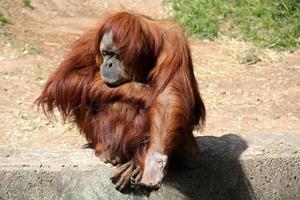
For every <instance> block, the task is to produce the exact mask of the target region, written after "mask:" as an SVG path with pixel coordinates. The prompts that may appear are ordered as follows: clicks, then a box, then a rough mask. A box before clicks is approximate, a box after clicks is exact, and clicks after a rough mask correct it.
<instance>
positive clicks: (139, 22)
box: [36, 12, 205, 167]
mask: <svg viewBox="0 0 300 200" xmlns="http://www.w3.org/2000/svg"><path fill="white" fill-rule="evenodd" d="M108 31H112V32H113V39H114V41H115V43H116V45H117V48H118V49H119V51H120V55H121V57H122V59H123V61H124V62H125V64H130V65H131V66H134V68H133V69H131V70H134V71H135V72H136V73H135V77H133V80H132V82H128V83H125V84H122V85H120V86H118V87H115V88H110V87H108V86H107V85H105V83H104V82H103V81H102V80H101V77H100V74H99V66H100V65H101V63H102V57H101V54H100V50H99V44H100V41H101V39H102V36H103V35H104V34H105V33H106V32H108ZM36 103H37V105H38V106H40V107H42V108H43V109H44V112H45V113H46V114H48V115H49V114H50V115H51V114H53V110H54V108H58V110H59V111H60V112H61V114H62V116H63V118H64V120H71V121H73V122H75V123H76V124H77V125H78V127H79V129H80V131H81V132H82V133H83V134H84V135H85V136H86V138H87V139H88V140H89V141H92V142H93V143H94V144H95V145H96V146H97V149H96V151H97V153H98V154H101V153H102V152H106V153H108V154H109V155H111V156H118V157H120V158H121V160H122V162H125V161H127V160H130V159H133V160H135V162H136V163H137V164H138V165H140V166H141V167H143V165H144V160H145V155H146V153H147V152H149V151H159V152H162V153H164V154H167V155H170V156H171V155H172V153H173V152H178V149H180V148H185V147H188V148H196V145H195V144H196V143H195V139H194V137H193V134H192V131H193V128H194V126H197V125H198V126H199V127H200V128H202V127H203V124H204V121H205V107H204V104H203V102H202V99H201V97H200V94H199V91H198V86H197V82H196V79H195V76H194V72H193V65H192V59H191V54H190V49H189V45H188V42H187V39H186V37H185V36H184V34H183V32H182V30H181V28H180V27H179V26H178V25H176V24H174V23H172V22H163V21H155V20H153V19H150V18H149V17H146V16H142V15H138V14H133V13H128V12H120V13H116V14H113V15H110V16H108V17H107V18H106V19H105V20H103V21H102V22H101V23H99V24H98V25H97V26H96V27H94V28H92V29H90V30H88V31H87V32H86V33H85V34H84V35H83V36H82V37H81V38H80V39H79V40H78V41H76V43H75V45H74V46H73V48H72V50H71V52H70V53H69V54H68V55H67V57H66V58H65V59H64V61H63V62H62V63H61V64H60V66H59V67H58V69H57V70H56V71H55V72H54V73H53V74H52V75H51V77H50V78H49V80H48V81H47V83H46V85H45V87H44V89H43V91H42V94H41V95H40V97H39V98H38V99H37V100H36Z"/></svg>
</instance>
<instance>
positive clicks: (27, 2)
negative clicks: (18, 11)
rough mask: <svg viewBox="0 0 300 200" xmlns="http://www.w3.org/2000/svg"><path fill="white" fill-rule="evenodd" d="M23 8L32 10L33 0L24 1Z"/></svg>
mask: <svg viewBox="0 0 300 200" xmlns="http://www.w3.org/2000/svg"><path fill="white" fill-rule="evenodd" d="M22 2H23V6H24V7H27V8H32V6H31V0H22Z"/></svg>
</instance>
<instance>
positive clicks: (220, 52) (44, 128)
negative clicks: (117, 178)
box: [0, 0, 300, 148]
mask: <svg viewBox="0 0 300 200" xmlns="http://www.w3.org/2000/svg"><path fill="white" fill-rule="evenodd" d="M21 2H22V1H20V0H0V11H1V12H3V13H6V14H7V15H8V18H9V24H8V25H7V26H6V27H0V29H1V31H0V66H1V68H0V148H1V147H3V148H5V147H8V146H9V147H10V148H22V147H67V146H81V145H82V144H84V143H85V139H84V138H83V137H82V136H80V135H79V134H78V131H77V130H76V128H75V127H74V126H73V125H72V124H62V122H61V119H60V118H59V115H58V118H57V119H52V120H51V121H50V120H48V119H46V118H45V117H44V116H43V114H42V113H38V112H37V109H36V108H35V107H33V106H32V103H33V101H34V100H35V98H36V97H37V96H38V95H39V93H40V91H41V89H42V86H43V83H44V82H45V81H46V79H47V77H48V76H49V74H50V73H51V72H53V71H54V69H55V68H56V67H57V65H58V64H59V63H60V62H61V61H62V59H63V57H64V55H65V54H66V52H68V50H69V48H70V45H71V43H72V42H73V41H74V40H75V39H76V38H78V37H79V36H80V34H82V33H83V32H84V30H85V29H86V28H87V27H88V26H90V25H91V24H93V23H94V22H95V21H97V19H99V18H101V17H102V16H103V15H104V14H105V13H107V11H109V12H111V11H114V10H121V9H129V10H134V11H137V12H141V13H144V14H147V15H150V16H152V17H154V18H156V19H161V18H168V16H170V13H171V9H170V8H169V7H168V6H166V5H163V4H162V3H161V2H160V1H159V0H144V1H142V0H119V1H117V0H115V1H109V0H101V1H100V0H87V1H82V2H81V1H77V0H64V1H62V0H49V1H43V0H32V7H33V8H25V7H23V6H22V3H21ZM190 44H191V48H192V54H193V60H194V67H195V73H196V77H197V80H198V83H199V86H200V91H201V94H202V96H203V99H204V101H205V104H206V108H207V114H208V116H207V124H206V129H205V130H204V132H203V133H198V132H196V133H195V134H204V135H215V136H218V135H223V134H226V133H249V134H251V133H268V132H282V133H295V134H299V133H300V122H299V120H300V50H296V51H294V52H292V53H288V52H281V53H278V52H275V51H272V50H266V49H259V48H256V47H255V46H253V45H251V44H249V43H245V42H242V41H237V40H233V39H228V38H226V37H221V38H219V39H217V40H215V41H213V42H211V41H199V40H198V39H196V38H190ZM247 60H249V62H247Z"/></svg>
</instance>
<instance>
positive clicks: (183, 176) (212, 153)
mask: <svg viewBox="0 0 300 200" xmlns="http://www.w3.org/2000/svg"><path fill="white" fill-rule="evenodd" d="M197 141H198V144H199V147H200V152H199V154H198V155H197V156H196V157H194V158H191V159H188V160H187V162H186V163H187V168H188V169H184V170H182V169H177V170H176V169H173V170H172V171H171V172H170V173H169V176H168V177H167V180H166V181H167V182H168V183H169V185H170V186H171V187H173V188H176V189H177V190H178V191H180V192H181V193H182V194H183V195H184V196H187V197H188V198H190V199H195V200H196V199H197V200H198V199H200V200H238V199H243V200H247V199H256V197H255V195H254V192H253V189H252V187H251V184H250V182H249V180H248V179H247V177H246V175H245V174H244V171H243V167H242V165H241V163H240V161H239V158H240V155H241V154H242V153H243V152H244V151H245V150H246V149H247V148H248V145H247V143H246V141H245V140H243V139H242V138H241V137H239V136H238V135H234V134H228V135H224V136H222V137H213V136H202V137H197Z"/></svg>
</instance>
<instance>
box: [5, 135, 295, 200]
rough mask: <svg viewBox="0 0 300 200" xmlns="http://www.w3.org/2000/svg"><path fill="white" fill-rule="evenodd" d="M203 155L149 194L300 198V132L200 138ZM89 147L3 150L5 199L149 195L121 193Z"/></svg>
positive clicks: (205, 199) (165, 196)
mask: <svg viewBox="0 0 300 200" xmlns="http://www.w3.org/2000/svg"><path fill="white" fill-rule="evenodd" d="M198 141H199V146H200V149H201V151H200V153H199V155H197V156H195V157H193V158H190V159H187V161H186V162H185V163H186V164H187V166H188V168H186V169H177V170H175V169H174V170H172V171H170V173H169V176H168V177H167V178H166V179H165V181H164V184H163V185H162V187H161V188H160V190H159V191H155V192H152V193H151V194H150V196H149V197H148V198H149V199H163V200H165V199H172V200H175V199H201V200H215V199H220V200H221V199H222V200H227V199H228V200H235V199H242V200H247V199H266V200H273V199H282V200H283V199H284V200H287V199H292V200H298V199H300V149H299V147H300V134H259V135H258V134H257V135H233V134H228V135H224V136H222V137H212V136H211V137H210V136H203V137H199V138H198ZM111 169H112V168H111V167H110V166H109V165H106V164H103V163H102V162H100V161H99V160H98V159H97V158H96V157H95V156H94V154H93V151H92V150H88V149H58V150H54V149H18V150H7V149H5V150H4V149H2V150H0V199H1V200H2V199H51V200H52V199H145V198H147V197H145V196H143V195H133V194H121V193H120V192H118V191H116V190H115V189H114V186H113V184H112V183H111V182H110V180H109V177H110V174H111Z"/></svg>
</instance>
